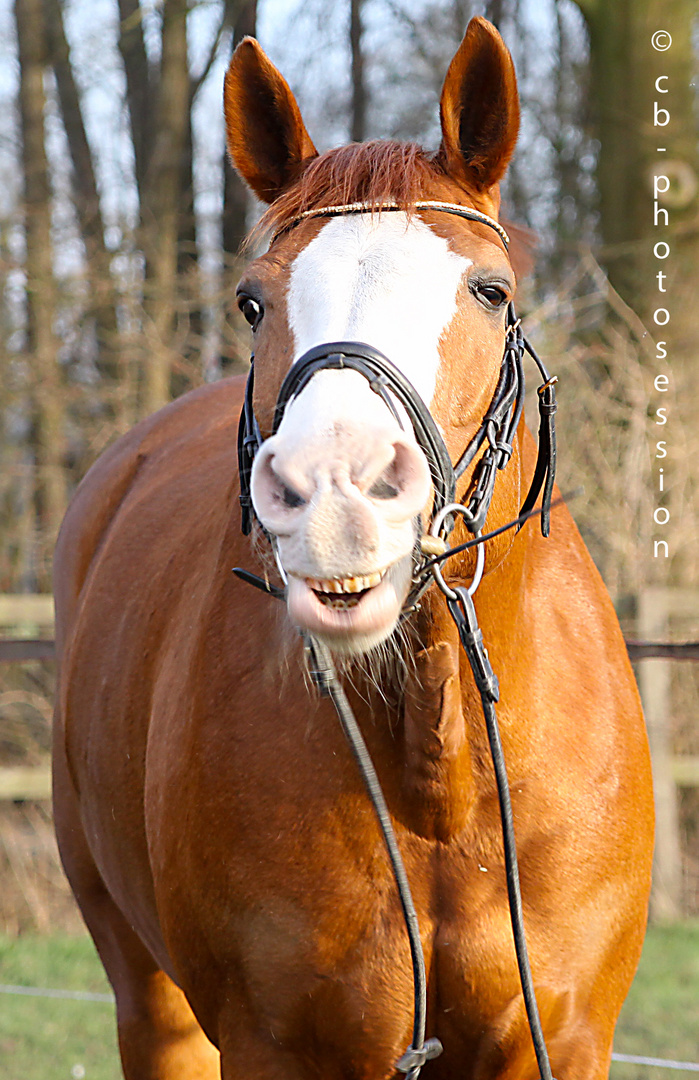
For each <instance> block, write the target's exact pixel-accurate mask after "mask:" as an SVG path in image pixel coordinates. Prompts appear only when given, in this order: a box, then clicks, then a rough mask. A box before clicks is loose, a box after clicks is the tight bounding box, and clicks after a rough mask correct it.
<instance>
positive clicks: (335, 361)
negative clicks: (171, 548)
mask: <svg viewBox="0 0 699 1080" xmlns="http://www.w3.org/2000/svg"><path fill="white" fill-rule="evenodd" d="M370 209H371V208H370V207H367V206H365V205H364V204H363V203H350V204H347V205H345V206H332V207H320V208H318V209H315V210H308V211H306V212H305V213H303V214H301V215H299V217H297V218H295V219H294V221H292V222H290V223H288V224H287V225H285V226H284V227H283V228H282V229H281V230H280V231H279V232H277V233H276V234H275V235H274V237H273V238H272V243H274V240H276V239H277V237H278V236H279V235H281V234H282V233H285V232H288V231H289V230H290V229H291V228H293V227H294V226H295V225H297V224H298V223H299V222H300V221H302V220H305V219H307V218H311V217H339V216H345V215H350V214H360V213H367V212H368V211H369V210H370ZM399 209H400V208H399V207H398V206H396V205H394V204H392V203H389V204H388V205H385V206H382V207H380V210H381V211H389V212H390V211H397V210H399ZM415 209H418V210H419V209H429V210H437V211H441V212H444V213H448V214H453V215H455V216H458V217H460V218H464V219H466V220H468V221H475V222H478V223H480V224H483V225H487V226H489V227H490V228H491V229H493V230H494V231H495V232H496V233H497V234H498V236H499V237H500V239H501V240H502V242H503V244H504V245H505V248H506V249H507V248H508V246H509V237H508V235H507V233H506V232H505V229H504V228H503V227H502V225H501V224H500V223H499V222H498V221H495V220H494V219H493V218H490V217H488V216H487V215H486V214H483V213H481V212H480V211H479V210H474V209H472V208H471V207H465V206H458V205H456V204H452V203H441V202H436V201H430V200H421V201H418V202H416V203H415ZM525 350H526V352H528V353H529V355H530V356H531V357H532V359H533V360H534V362H535V363H536V364H537V366H538V368H539V371H540V372H541V375H542V378H543V380H544V382H543V383H542V385H541V386H540V387H539V389H538V399H539V418H540V423H539V448H538V454H537V461H536V467H535V469H534V475H533V477H532V481H531V484H530V487H529V491H528V493H527V496H526V498H525V500H524V503H523V504H522V508H521V511H520V515H519V516H520V517H521V516H523V515H526V514H527V513H528V512H529V511H531V509H532V507H533V506H534V503H535V502H536V499H537V497H538V495H539V493H540V492H541V490H542V488H543V495H542V510H541V531H542V533H543V535H544V536H548V534H549V529H550V511H551V496H552V492H553V483H554V477H555V472H556V433H555V424H554V415H555V412H556V398H555V391H554V384H555V382H556V379H555V377H554V378H551V376H550V375H549V373H548V371H547V370H546V368H545V366H544V364H543V362H542V360H541V359H540V357H539V356H538V355H537V353H536V352H535V350H534V349H533V348H532V346H531V345H530V343H529V342H528V341H527V340H526V338H525V337H524V336H523V334H522V330H521V325H520V320H519V319H518V318H517V316H516V314H515V309H514V304H513V303H512V302H510V304H508V307H507V323H506V331H505V349H504V353H503V358H502V363H501V366H500V376H499V379H498V383H497V386H496V388H495V392H494V394H493V397H492V400H491V402H490V405H489V406H488V409H487V411H486V413H485V416H484V417H483V420H482V421H481V424H480V426H479V428H478V430H477V431H476V433H475V435H474V436H473V437H472V439H471V440H470V442H469V443H468V446H467V447H466V449H465V450H464V451H463V453H462V455H461V457H460V458H459V460H458V461H457V462H456V464H455V465H452V463H451V458H450V456H449V451H448V450H447V447H446V445H445V443H444V439H443V438H442V436H441V434H440V432H439V430H438V429H437V426H436V424H435V422H434V419H433V417H432V415H431V413H430V411H429V409H428V408H427V405H426V404H425V402H424V401H423V400H422V398H421V397H420V395H419V394H418V392H417V390H416V389H415V387H414V386H413V385H412V383H410V382H409V380H408V379H406V377H405V376H404V375H403V374H402V372H401V371H399V369H398V368H397V367H396V366H395V364H393V363H392V362H391V361H390V360H389V359H388V357H387V356H384V354H383V353H381V352H379V350H378V349H375V348H374V347H373V346H371V345H367V344H365V343H364V342H358V341H335V342H329V343H326V344H323V345H317V346H315V347H314V348H312V349H309V350H308V352H306V353H304V354H303V356H301V357H300V358H299V359H298V360H296V361H295V363H294V364H292V366H291V368H290V369H289V371H288V372H287V374H286V377H285V378H284V381H283V383H282V385H281V388H280V390H279V396H278V398H277V402H276V406H275V410H274V420H273V427H272V432H273V433H275V432H276V431H277V430H278V428H279V425H280V424H281V421H282V419H283V416H284V412H285V410H286V408H287V406H288V405H289V403H290V402H291V401H292V400H293V398H295V397H296V396H297V395H298V394H300V393H301V391H302V390H303V389H304V388H305V387H306V386H307V385H308V383H309V382H310V380H311V379H312V378H313V376H314V375H315V374H317V372H319V371H327V370H330V369H335V370H337V369H342V370H345V369H348V370H352V371H357V372H359V374H360V375H362V376H363V377H364V378H365V379H366V380H367V382H368V384H369V386H370V388H371V389H372V390H373V391H374V393H376V394H378V395H379V396H380V397H381V399H382V400H383V402H384V403H385V405H386V406H387V408H388V409H389V410H390V411H391V413H392V414H393V416H394V417H395V419H396V420H397V422H398V424H399V426H400V427H401V428H402V427H403V422H402V420H401V416H400V413H399V411H398V410H397V409H396V406H395V401H398V402H399V403H400V405H401V406H402V407H403V409H404V410H405V412H406V413H407V415H408V418H409V420H410V423H411V425H412V427H413V431H414V434H415V439H416V441H417V443H418V445H419V446H420V449H421V450H422V452H423V453H424V455H425V457H426V458H427V462H428V464H429V468H430V474H431V477H432V484H433V487H434V502H433V507H432V514H433V519H432V520H433V521H434V520H435V519H436V518H438V517H441V521H442V524H441V532H442V533H443V537H442V538H444V537H446V536H448V534H449V533H450V532H451V530H452V528H453V526H454V516H453V514H443V513H442V512H443V511H444V510H445V508H446V507H448V506H450V505H452V504H453V503H454V500H455V498H456V486H457V483H458V481H459V479H460V478H461V476H463V474H464V473H465V471H466V469H467V468H468V467H469V465H470V464H471V463H472V462H473V460H474V458H475V457H476V455H477V454H478V452H479V451H480V450H481V448H482V446H483V444H484V443H487V445H486V447H485V450H484V451H483V453H482V455H481V457H480V460H479V461H478V463H477V465H476V467H475V469H474V472H473V477H472V479H471V484H470V487H469V490H468V493H467V496H468V497H467V499H465V500H464V502H463V503H462V504H459V515H460V516H461V517H463V519H464V521H465V522H466V525H467V528H468V529H469V530H470V531H471V532H472V533H473V534H474V535H475V536H478V535H479V533H480V531H481V530H482V528H483V526H484V524H485V519H486V516H487V513H488V509H489V507H490V503H491V500H492V497H493V491H494V489H495V481H496V478H497V473H498V471H499V470H501V469H504V468H505V466H506V465H507V463H508V461H509V460H510V457H511V455H512V449H513V439H514V436H515V432H516V430H517V426H518V424H519V421H520V418H521V416H522V410H523V408H524V397H525V380H524V366H523V358H524V352H525ZM254 377H255V376H254V356H253V357H251V361H250V372H249V375H248V381H247V386H246V391H245V403H244V406H243V410H242V412H241V416H240V424H239V429H238V467H239V473H240V504H241V511H242V522H241V526H242V530H243V533H244V534H245V535H248V534H249V532H250V530H251V528H252V518H253V515H254V513H255V511H254V507H253V505H252V497H251V494H250V476H251V472H252V465H253V461H254V458H255V454H256V453H257V450H258V449H259V447H260V446H261V444H262V436H261V434H260V429H259V425H258V423H257V420H256V418H255V413H254V409H253V388H254ZM428 531H429V530H428ZM433 553H434V552H433ZM418 554H419V552H418ZM417 562H418V566H417V569H416V572H415V575H414V582H413V589H412V591H411V593H410V595H409V596H408V599H407V601H406V604H405V606H404V612H405V613H408V612H409V611H411V610H413V609H414V606H415V604H416V602H417V600H418V599H419V597H420V596H421V595H422V593H423V592H424V591H425V589H426V588H427V587H428V586H429V584H430V582H431V576H430V574H429V572H425V567H424V565H423V566H420V565H419V562H420V560H419V558H418V560H417Z"/></svg>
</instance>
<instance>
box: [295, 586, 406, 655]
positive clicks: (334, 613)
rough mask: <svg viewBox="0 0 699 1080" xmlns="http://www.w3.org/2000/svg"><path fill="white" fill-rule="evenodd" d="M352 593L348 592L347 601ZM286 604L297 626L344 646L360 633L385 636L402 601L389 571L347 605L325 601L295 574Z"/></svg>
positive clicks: (376, 637) (376, 638)
mask: <svg viewBox="0 0 699 1080" xmlns="http://www.w3.org/2000/svg"><path fill="white" fill-rule="evenodd" d="M324 584H327V582H324ZM319 591H320V590H319ZM329 595H333V594H332V593H331V594H329ZM335 595H337V594H335ZM351 595H352V594H345V596H346V597H347V599H348V600H349V597H350V596H351ZM340 599H341V597H340V596H339V595H338V600H340ZM287 604H288V610H289V615H290V617H291V619H292V620H293V621H294V622H295V623H296V625H297V626H300V627H303V628H304V629H305V630H308V631H310V632H311V633H314V634H319V635H320V636H322V637H323V638H325V639H326V640H327V641H328V643H330V642H331V641H332V642H333V643H338V644H339V645H340V646H342V643H343V641H344V642H346V643H347V645H348V646H349V645H350V643H351V642H352V640H353V639H354V638H356V637H357V635H359V636H361V637H366V638H367V639H368V638H371V639H374V640H376V641H378V640H382V639H383V638H384V637H386V636H387V635H388V634H389V633H390V632H391V629H392V628H393V626H394V625H395V622H396V619H397V618H398V616H399V614H400V604H401V601H400V599H399V598H398V596H397V594H396V589H395V586H394V584H393V581H392V578H391V575H389V574H388V573H385V574H384V576H383V577H382V578H381V580H380V582H379V584H378V585H376V586H374V587H373V588H369V589H366V590H363V591H362V594H361V595H360V596H358V597H357V600H356V602H355V603H353V604H350V603H348V604H347V606H346V607H342V606H337V607H336V606H332V605H331V604H330V605H326V604H324V603H323V601H322V599H321V597H320V596H319V595H317V592H316V591H315V590H314V589H313V588H311V587H310V586H309V583H308V581H307V580H306V579H304V578H301V577H296V576H294V575H292V576H290V577H289V588H288V590H287Z"/></svg>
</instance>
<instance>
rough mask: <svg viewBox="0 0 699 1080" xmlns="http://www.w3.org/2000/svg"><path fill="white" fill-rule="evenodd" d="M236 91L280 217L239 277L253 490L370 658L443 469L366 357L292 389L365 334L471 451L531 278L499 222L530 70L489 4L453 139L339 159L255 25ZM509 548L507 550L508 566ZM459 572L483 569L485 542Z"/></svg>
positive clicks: (472, 28) (351, 641) (320, 604)
mask: <svg viewBox="0 0 699 1080" xmlns="http://www.w3.org/2000/svg"><path fill="white" fill-rule="evenodd" d="M225 107H226V121H227V135H228V146H229V150H230V154H231V157H232V159H233V162H234V164H235V166H236V168H237V169H238V171H239V173H240V174H241V176H242V177H243V178H244V179H245V181H246V182H247V183H248V184H249V186H250V187H251V188H252V190H253V191H254V192H255V193H256V194H257V195H258V196H259V197H260V198H261V199H262V200H264V201H265V202H267V203H269V204H270V205H269V209H268V210H267V212H266V214H265V216H264V218H263V221H262V228H265V227H267V228H268V229H269V230H270V231H271V233H272V234H273V240H272V243H271V245H270V247H269V250H268V251H267V253H266V254H264V255H262V256H261V257H260V258H258V259H256V260H255V261H254V262H253V263H252V264H251V265H250V267H249V268H248V269H247V271H246V272H245V274H244V276H243V278H242V280H241V282H240V284H239V286H238V293H237V295H238V302H239V305H240V308H241V310H242V311H243V314H244V315H245V317H246V318H247V320H248V321H249V322H250V324H251V325H252V329H253V334H254V355H255V388H254V396H253V407H254V414H255V416H256V417H257V422H258V423H259V429H260V435H261V439H262V445H261V447H260V449H259V451H258V453H257V454H256V458H255V462H254V467H253V470H252V479H251V493H252V502H253V505H254V510H255V513H256V515H257V517H258V519H259V521H260V522H261V523H262V526H263V527H264V529H265V530H266V531H267V533H268V534H269V535H270V536H271V537H272V538H273V541H274V544H275V546H276V551H277V556H278V560H279V563H280V566H281V568H282V570H283V573H284V574H285V576H286V577H287V579H288V589H287V603H288V610H289V614H290V617H291V619H292V621H293V622H294V623H295V624H296V625H297V626H299V627H300V628H301V629H302V630H306V631H309V632H311V633H313V634H315V635H316V636H318V637H320V638H321V639H323V640H325V642H326V643H327V644H329V645H330V646H331V647H332V648H333V649H335V650H336V651H338V652H344V653H349V654H358V653H362V652H365V651H366V650H368V649H370V648H371V647H373V646H374V645H376V644H378V643H379V642H381V641H383V640H384V639H386V638H387V637H388V636H389V635H390V634H391V633H392V631H393V630H394V628H395V627H396V625H397V622H398V620H399V618H400V615H401V611H402V609H403V607H404V604H405V602H406V598H407V597H408V595H409V593H410V589H411V582H412V578H413V571H414V553H415V550H416V544H417V543H419V540H420V537H421V534H422V532H423V529H424V527H425V522H427V521H429V517H430V512H431V507H432V502H433V485H432V476H431V471H430V465H429V463H428V460H427V457H426V455H425V452H424V448H423V447H422V446H421V445H420V443H419V441H418V439H417V438H416V434H415V431H414V429H413V425H412V423H411V422H410V420H409V419H408V417H407V416H406V414H405V409H404V408H403V407H402V406H401V404H400V402H392V401H391V400H387V397H386V395H385V394H384V395H383V396H382V395H380V394H377V393H376V392H374V391H375V389H376V388H375V387H374V388H373V389H372V385H371V380H370V379H368V378H366V377H365V376H364V375H363V374H362V373H361V372H360V371H358V370H356V369H354V368H352V367H343V366H340V367H337V366H335V367H332V368H324V369H323V370H319V371H317V372H316V373H315V374H314V376H313V378H312V379H309V380H308V381H307V383H306V384H305V385H304V387H303V388H302V390H301V391H300V392H299V393H297V394H296V395H295V396H293V397H292V398H291V400H290V401H289V402H288V403H287V405H286V408H285V409H284V412H283V415H282V416H281V419H280V418H279V416H278V415H277V416H276V418H275V402H277V399H278V395H279V390H280V387H281V385H282V383H283V380H284V378H285V376H286V374H287V372H288V370H289V368H290V367H291V365H292V364H294V363H295V362H297V361H298V360H299V359H300V358H301V357H304V356H307V355H308V353H309V350H314V349H318V347H321V346H324V345H326V344H328V343H332V342H343V343H347V342H358V343H362V344H363V345H366V346H369V347H370V349H372V350H378V352H379V353H380V354H382V355H383V356H384V357H386V358H388V360H389V361H390V362H391V364H392V365H393V366H394V367H395V368H397V369H398V371H399V372H400V373H401V375H402V376H404V377H405V378H406V379H407V380H408V382H409V384H411V386H412V387H413V388H414V390H415V391H416V392H417V395H419V398H420V399H421V401H422V402H424V404H425V406H426V407H427V408H428V409H429V412H430V413H431V416H432V417H433V419H434V421H435V422H436V425H437V429H438V431H439V432H440V434H441V438H442V439H443V441H444V444H445V445H446V448H447V451H448V454H449V456H450V458H451V461H455V460H457V459H458V458H459V457H460V455H461V454H462V452H463V450H464V447H465V446H466V445H467V444H468V442H469V439H470V438H471V437H472V436H473V434H474V432H475V431H477V429H478V428H479V426H480V425H481V424H482V421H483V417H484V415H485V413H486V411H487V409H488V405H489V403H490V402H491V399H492V398H493V394H494V391H495V389H496V386H497V385H498V380H499V377H500V373H501V365H502V359H503V350H504V345H505V336H506V332H507V325H506V312H507V309H508V304H509V302H510V300H511V298H512V296H513V293H514V289H515V278H514V274H513V270H512V267H511V264H510V260H509V257H508V254H507V250H506V245H505V243H504V241H503V234H504V230H501V229H500V227H499V226H497V220H496V219H497V215H498V211H499V203H500V197H499V181H500V179H501V178H502V176H503V173H504V172H505V169H506V167H507V164H508V162H509V159H510V157H511V155H512V152H513V149H514V145H515V142H516V138H517V131H518V125H519V107H518V98H517V88H516V80H515V74H514V68H513V64H512V60H511V57H510V54H509V52H508V51H507V49H506V47H505V45H504V43H503V42H502V39H501V38H500V36H499V34H498V33H497V31H496V30H495V29H494V28H493V27H492V26H491V25H490V24H489V23H487V22H486V21H485V20H483V19H480V18H476V19H473V20H472V21H471V23H470V25H469V27H468V30H467V33H466V36H465V38H464V41H463V42H462V44H461V47H460V48H459V50H458V52H457V53H456V55H455V57H454V59H453V60H452V63H451V65H450V67H449V70H448V73H447V76H446V79H445V82H444V87H443V90H442V95H441V103H440V116H441V128H442V141H441V146H440V148H439V150H438V151H437V153H436V154H433V155H429V154H427V153H426V152H425V151H423V150H422V149H421V148H419V147H418V146H415V145H410V144H407V145H406V144H399V143H394V142H382V141H375V142H370V143H366V144H354V145H350V146H348V147H344V148H340V149H335V150H331V151H329V152H327V153H325V154H323V155H319V154H318V153H317V151H316V149H315V147H314V145H313V142H312V141H311V138H310V136H309V135H308V133H307V131H306V128H305V126H304V123H303V120H302V119H301V114H300V111H299V108H298V105H297V103H296V101H295V99H294V97H293V95H292V93H291V90H290V89H289V87H288V85H287V83H286V82H285V80H284V79H283V77H282V76H281V74H280V73H279V72H278V71H277V70H276V69H275V68H274V66H273V65H272V64H271V63H270V61H269V60H268V58H267V57H266V56H265V54H264V53H263V52H262V50H261V49H260V47H259V45H258V44H257V43H256V42H255V41H253V40H252V39H246V40H244V41H243V42H242V43H241V44H240V45H239V46H238V48H237V50H236V52H235V54H234V56H233V59H232V61H231V64H230V68H229V70H228V74H227V76H226V85H225ZM430 203H432V204H446V205H448V206H451V207H456V208H458V207H464V208H468V209H470V210H472V211H473V218H472V219H469V220H464V219H463V218H459V217H456V216H453V215H448V214H444V213H441V212H440V211H439V209H435V207H434V206H433V205H432V206H430V205H425V204H430ZM358 211H359V212H358ZM479 216H480V220H479ZM498 229H499V231H498ZM320 351H321V352H322V349H321V350H320ZM389 398H390V395H389ZM391 405H392V407H391ZM478 456H479V455H476V460H477V458H478ZM514 458H515V461H517V459H518V452H517V449H516V448H515V450H514ZM473 464H474V465H475V464H476V461H474V463H473ZM518 471H519V470H518V467H517V464H515V465H514V466H513V468H512V469H511V470H509V475H510V479H509V480H508V482H507V483H505V484H501V485H499V488H498V493H497V496H496V498H495V500H494V503H493V511H492V517H491V519H490V520H496V519H499V520H504V517H503V516H502V515H503V514H507V513H509V516H510V517H511V516H513V512H514V513H516V506H515V503H516V500H517V498H518ZM472 475H473V466H471V468H470V469H469V470H467V471H466V473H465V475H464V477H463V478H462V480H461V484H462V487H460V489H459V491H460V493H463V491H465V490H466V489H467V488H468V484H469V482H470V479H471V477H472ZM506 548H507V541H504V542H502V543H500V544H496V545H494V546H492V547H491V549H490V551H489V556H488V569H492V567H493V565H494V564H495V563H496V562H497V561H498V559H499V558H501V557H502V554H503V551H504V550H506ZM453 572H454V573H455V574H456V575H457V577H459V576H460V577H463V578H464V579H465V580H470V578H471V576H472V575H473V557H472V556H464V557H463V560H462V562H461V564H460V565H459V566H458V567H456V568H455V569H454V571H453Z"/></svg>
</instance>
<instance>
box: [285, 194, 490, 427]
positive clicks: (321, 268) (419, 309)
mask: <svg viewBox="0 0 699 1080" xmlns="http://www.w3.org/2000/svg"><path fill="white" fill-rule="evenodd" d="M470 265H471V260H470V259H467V258H465V257H464V256H462V255H457V254H455V253H454V252H453V251H451V250H450V248H449V244H448V242H447V241H446V240H445V239H444V238H443V237H441V236H437V235H436V234H435V233H433V232H432V230H431V229H430V228H429V226H427V225H426V224H425V223H424V222H423V221H421V220H420V219H419V218H416V217H415V218H413V219H412V220H408V217H407V215H406V214H405V213H403V212H402V211H391V212H387V213H383V214H381V215H380V216H379V215H377V216H372V215H371V214H358V215H349V216H346V217H339V218H333V219H332V220H331V221H329V222H328V223H327V224H326V225H324V226H323V228H322V229H321V231H320V232H319V233H318V235H317V236H316V237H315V238H314V239H313V240H312V241H311V243H310V244H309V245H308V247H306V248H304V250H303V251H302V252H301V253H300V254H299V255H298V256H297V258H296V259H295V261H294V263H293V266H292V268H291V277H290V284H289V292H288V301H287V303H288V313H289V324H290V327H291V330H292V332H293V334H294V343H295V352H294V359H298V358H299V357H300V356H302V355H303V353H305V352H307V351H308V349H311V348H313V346H314V345H321V344H323V343H325V342H328V341H363V342H366V343H367V344H369V345H373V346H374V348H376V349H379V350H380V351H381V352H382V353H384V354H385V355H386V356H387V357H388V358H389V360H391V361H393V363H394V364H395V365H396V367H397V368H399V369H400V371H402V372H403V374H404V375H405V376H406V377H407V378H408V379H409V380H410V382H411V383H412V384H413V386H414V387H415V389H416V390H417V392H418V393H419V394H420V397H421V398H422V399H423V401H424V402H425V403H426V404H427V405H428V406H429V405H430V404H431V402H432V397H433V395H434V390H435V385H436V382H437V371H438V369H439V364H440V356H439V339H440V337H441V335H442V333H443V331H444V330H445V329H446V328H447V326H448V325H449V323H450V322H451V319H452V318H453V316H454V314H455V312H456V298H457V293H458V290H459V287H460V285H461V281H462V277H463V275H464V272H465V271H466V270H467V269H468V267H469V266H470ZM367 389H368V387H367ZM369 393H371V391H369Z"/></svg>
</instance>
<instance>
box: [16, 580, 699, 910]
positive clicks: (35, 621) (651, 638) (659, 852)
mask: <svg viewBox="0 0 699 1080" xmlns="http://www.w3.org/2000/svg"><path fill="white" fill-rule="evenodd" d="M698 616H699V590H690V589H677V588H659V587H658V588H648V589H645V590H644V591H643V592H642V593H641V594H640V595H639V597H638V604H637V622H636V625H637V633H638V635H639V640H638V641H627V648H628V650H629V655H630V657H631V659H632V660H633V661H634V662H635V663H637V669H636V670H637V676H638V683H639V688H640V691H641V698H642V700H643V708H644V711H645V716H646V724H647V727H648V737H649V740H650V746H651V754H652V757H653V778H654V785H655V805H656V854H655V868H654V885H653V896H652V899H651V908H652V912H653V916H654V917H655V918H661V919H672V918H676V917H677V916H678V915H679V913H680V894H681V885H682V858H681V849H680V834H679V825H678V793H677V792H678V787H679V788H682V787H697V786H699V756H694V757H690V756H683V757H676V756H674V755H673V753H672V747H671V724H670V661H672V660H678V659H679V660H697V659H699V642H689V643H686V644H679V645H678V644H669V643H668V637H669V633H670V625H669V622H670V619H671V618H680V619H682V618H690V619H692V620H694V621H695V622H696V620H697V617H698ZM3 628H4V629H9V630H11V631H12V632H13V633H14V634H22V633H24V634H25V635H26V636H24V637H19V636H18V637H13V638H10V639H7V638H6V639H5V640H2V639H0V662H2V661H20V660H48V659H52V658H53V656H54V643H53V640H52V639H51V638H50V637H49V635H50V634H51V633H52V632H53V601H52V598H51V597H50V596H32V595H26V596H25V595H23V596H0V629H3ZM42 633H43V634H44V635H45V636H43V637H42V636H41V634H42ZM49 794H50V775H49V766H48V765H41V766H37V767H34V768H20V767H15V768H0V800H3V799H4V800H8V799H11V800H32V799H47V798H48V797H49Z"/></svg>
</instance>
